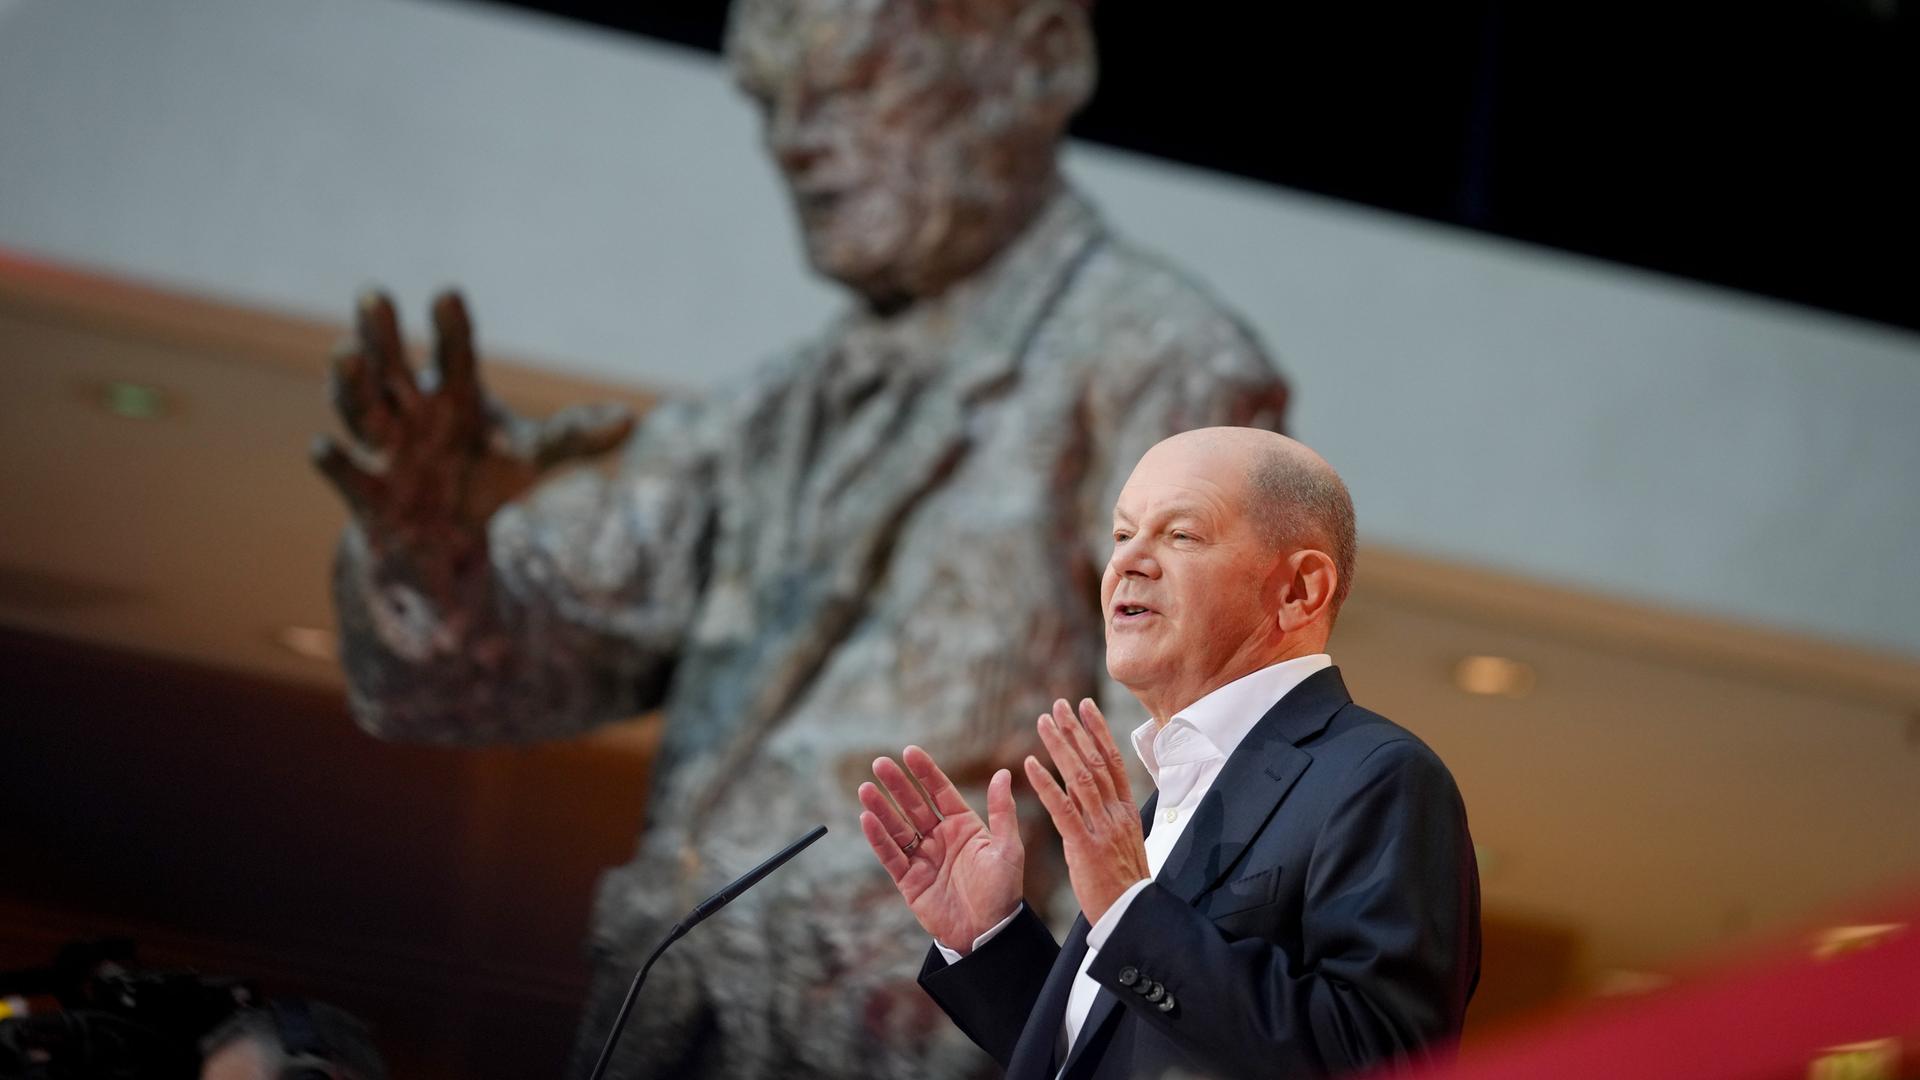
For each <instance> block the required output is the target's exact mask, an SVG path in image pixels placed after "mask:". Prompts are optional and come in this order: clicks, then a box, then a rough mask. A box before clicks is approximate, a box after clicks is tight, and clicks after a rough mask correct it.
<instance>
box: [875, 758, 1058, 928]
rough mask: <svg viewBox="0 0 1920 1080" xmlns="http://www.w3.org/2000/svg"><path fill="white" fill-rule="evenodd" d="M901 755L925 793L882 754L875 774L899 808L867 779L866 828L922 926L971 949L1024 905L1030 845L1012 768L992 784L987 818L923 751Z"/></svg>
mask: <svg viewBox="0 0 1920 1080" xmlns="http://www.w3.org/2000/svg"><path fill="white" fill-rule="evenodd" d="M900 756H901V758H902V759H903V760H904V761H905V762H906V763H907V768H908V769H911V770H913V777H914V779H916V780H918V781H920V787H922V788H925V789H926V795H925V796H922V795H921V794H920V791H919V790H917V789H916V788H915V787H914V786H913V783H912V782H911V781H910V780H908V778H907V774H906V773H905V772H904V771H902V770H901V768H900V766H899V765H898V764H897V763H896V762H895V761H894V760H893V759H892V758H884V757H883V758H879V759H877V760H876V761H874V763H873V775H874V776H876V777H878V778H879V779H880V782H881V783H882V784H885V785H886V786H887V791H888V792H889V793H891V794H892V795H893V801H894V802H895V803H898V804H899V809H895V808H894V806H893V804H891V803H889V802H888V801H887V797H886V796H885V795H883V794H881V793H880V789H879V788H877V787H875V786H874V785H872V784H861V785H860V805H861V806H862V807H863V808H864V809H863V811H862V812H861V814H860V831H861V832H863V833H865V834H866V837H867V843H868V845H870V846H871V847H872V848H873V853H874V854H875V855H876V856H878V857H879V859H880V865H881V866H883V867H885V868H886V871H887V875H888V876H889V877H891V878H893V884H894V887H895V888H897V889H899V890H900V895H901V896H902V897H904V898H905V899H906V901H907V906H908V907H910V908H912V909H913V914H914V917H915V918H917V919H919V920H920V925H921V927H922V928H924V929H925V930H926V931H927V933H929V934H932V935H933V937H934V939H935V940H937V941H939V942H940V943H941V944H943V945H945V946H947V947H948V948H950V949H954V950H956V951H958V952H962V953H965V952H970V951H971V950H972V949H973V940H974V939H975V938H977V937H979V936H980V935H981V934H984V933H986V932H987V931H988V930H991V929H993V927H994V925H995V924H997V923H999V922H1000V921H1001V920H1002V919H1005V918H1006V917H1007V916H1009V915H1011V914H1013V912H1014V910H1015V909H1016V908H1018V907H1019V906H1020V893H1021V887H1022V878H1023V877H1024V875H1025V869H1026V848H1025V847H1024V846H1023V845H1022V844H1021V843H1020V825H1019V822H1018V820H1016V818H1015V816H1014V806H1013V775H1012V774H1011V773H1009V772H1008V771H1007V770H1005V769H1001V770H1000V771H999V772H996V773H994V774H993V779H992V780H991V781H989V782H988V783H987V820H986V821H984V822H983V821H981V820H980V815H979V814H976V813H974V811H973V808H972V807H970V806H968V805H967V801H966V800H965V799H964V798H962V797H961V796H960V792H959V790H958V789H956V788H955V787H954V786H953V781H951V780H949V779H947V774H946V773H944V772H941V771H940V766H938V765H936V764H934V761H933V758H932V756H930V755H929V754H928V753H927V752H926V751H925V750H922V749H920V748H919V747H917V746H909V747H907V749H906V752H905V753H903V754H901V755H900ZM929 800H931V801H929Z"/></svg>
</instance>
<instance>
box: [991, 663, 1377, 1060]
mask: <svg viewBox="0 0 1920 1080" xmlns="http://www.w3.org/2000/svg"><path fill="white" fill-rule="evenodd" d="M1352 701H1353V698H1352V697H1351V696H1350V695H1349V694H1348V693H1347V686H1346V683H1345V682H1344V681H1343V680H1342V679H1341V678H1340V669H1339V668H1333V667H1330V668H1327V669H1325V670H1323V671H1318V672H1315V673H1314V674H1313V675H1311V676H1308V677H1307V679H1306V680H1305V681H1303V682H1302V683H1301V684H1300V685H1299V686H1296V687H1294V688H1293V690H1292V691H1290V692H1289V693H1288V694H1287V696H1286V697H1283V698H1281V699H1280V700H1279V701H1278V702H1277V703H1275V704H1274V706H1273V708H1271V709H1269V710H1267V713H1266V715H1265V716H1262V717H1261V718H1260V722H1259V723H1257V724H1255V725H1254V727H1253V730H1252V731H1250V732H1248V733H1247V737H1246V738H1245V739H1244V740H1242V742H1241V743H1240V746H1239V747H1238V748H1237V749H1236V750H1234V752H1233V756H1232V757H1229V758H1228V759H1227V764H1226V766H1225V767H1224V768H1222V769H1221V770H1220V775H1219V776H1218V777H1215V778H1214V781H1213V786H1212V787H1211V788H1209V789H1208V790H1207V794H1206V797H1205V798H1203V799H1201V800H1200V806H1199V808H1198V809H1197V810H1195V811H1194V815H1193V819H1192V820H1191V821H1189V822H1188V823H1187V828H1186V831H1185V832H1183V833H1182V834H1181V835H1180V842H1179V843H1177V844H1175V845H1174V848H1173V851H1172V852H1170V853H1169V854H1168V855H1167V862H1166V865H1164V866H1162V867H1161V868H1160V873H1159V875H1158V876H1157V877H1155V879H1154V880H1156V881H1158V882H1159V883H1160V884H1161V885H1164V886H1166V887H1167V888H1168V889H1169V890H1171V891H1172V892H1174V893H1175V894H1176V895H1178V896H1179V897H1180V898H1181V899H1183V900H1185V901H1187V902H1188V903H1189V904H1191V903H1193V902H1194V901H1196V900H1198V899H1199V898H1200V897H1202V896H1204V895H1206V893H1207V892H1208V891H1210V890H1212V889H1213V888H1214V887H1215V886H1217V885H1219V884H1220V882H1221V881H1222V880H1223V879H1225V878H1226V876H1227V875H1228V874H1230V873H1231V872H1232V871H1233V868H1234V867H1235V866H1236V865H1238V864H1239V862H1240V860H1241V859H1242V858H1243V857H1244V856H1245V855H1246V853H1247V849H1248V848H1250V847H1252V846H1253V842H1254V840H1255V839H1256V838H1257V837H1258V836H1259V835H1260V832H1261V830H1262V829H1265V828H1266V826H1267V822H1268V821H1270V820H1272V818H1273V815H1274V812H1275V811H1276V810H1278V809H1279V807H1280V802H1281V800H1282V799H1284V798H1286V795H1287V792H1289V791H1291V790H1292V789H1293V785H1294V783H1295V782H1296V781H1298V780H1299V779H1300V777H1301V775H1302V774H1304V773H1305V772H1306V771H1307V766H1309V765H1311V764H1313V755H1312V754H1309V753H1308V752H1307V751H1305V750H1302V749H1300V748H1299V746H1298V745H1297V744H1299V743H1302V742H1305V741H1307V740H1308V739H1310V738H1312V737H1313V736H1314V735H1316V734H1318V733H1319V732H1320V730H1321V729H1322V728H1324V727H1326V726H1327V721H1329V720H1331V719H1333V714H1334V713H1337V712H1339V711H1340V709H1341V708H1342V707H1343V706H1345V705H1348V704H1350V703H1351V702H1352ZM1159 802H1160V795H1159V793H1158V792H1155V793H1154V794H1153V795H1151V796H1149V797H1148V799H1147V801H1146V804H1145V805H1144V806H1142V807H1141V810H1140V823H1141V831H1142V832H1143V833H1144V832H1151V831H1152V830H1153V815H1154V810H1155V808H1156V807H1157V806H1158V805H1159ZM1074 930H1075V934H1074V937H1073V939H1072V943H1073V945H1074V946H1075V947H1074V949H1073V950H1072V955H1071V958H1070V961H1069V957H1068V956H1067V955H1066V953H1065V952H1064V951H1063V953H1062V956H1061V960H1060V963H1058V964H1056V965H1055V967H1054V970H1053V972H1052V974H1051V975H1050V976H1049V978H1048V980H1047V991H1048V992H1051V991H1053V990H1055V989H1056V983H1061V982H1064V985H1063V986H1060V987H1059V990H1060V1001H1059V1003H1058V1004H1057V1005H1054V1006H1053V1009H1054V1011H1053V1013H1052V1016H1053V1025H1052V1027H1051V1028H1050V1029H1049V1030H1048V1035H1049V1037H1052V1036H1053V1035H1054V1034H1055V1033H1057V1032H1058V1031H1059V1029H1060V1023H1061V1021H1062V1019H1063V1017H1064V1012H1065V1007H1066V994H1067V993H1068V992H1069V991H1070V990H1071V989H1072V985H1073V980H1074V978H1075V977H1076V976H1077V975H1078V973H1079V971H1080V961H1081V959H1082V958H1084V957H1085V956H1086V951H1087V930H1088V926H1087V921H1086V919H1085V918H1084V917H1082V918H1081V919H1079V920H1078V921H1076V922H1075V923H1074ZM1063 970H1064V972H1065V978H1064V980H1062V978H1061V975H1062V971H1063ZM1047 1000H1048V999H1047V998H1046V996H1045V994H1043V995H1042V1001H1043V1002H1044V1001H1047ZM1119 1011H1120V999H1119V997H1118V996H1116V995H1115V994H1114V993H1113V992H1112V991H1111V990H1107V989H1105V988H1104V987H1103V988H1102V989H1101V991H1100V994H1099V996H1097V997H1095V998H1094V1000H1093V1006H1092V1008H1090V1009H1089V1010H1088V1011H1087V1020H1086V1023H1084V1024H1082V1025H1081V1026H1080V1034H1079V1036H1078V1037H1077V1038H1075V1039H1074V1043H1073V1047H1072V1048H1071V1050H1070V1051H1069V1052H1068V1054H1067V1061H1066V1069H1065V1075H1066V1076H1067V1077H1069V1078H1071V1077H1072V1076H1074V1075H1075V1073H1074V1068H1075V1067H1076V1066H1077V1065H1079V1064H1080V1062H1081V1060H1082V1059H1083V1058H1084V1057H1086V1056H1087V1052H1088V1048H1089V1047H1091V1046H1093V1045H1095V1044H1097V1043H1098V1042H1099V1041H1100V1040H1101V1038H1102V1037H1103V1035H1102V1029H1103V1028H1105V1027H1107V1026H1108V1025H1110V1024H1112V1023H1114V1022H1116V1021H1117V1018H1116V1014H1117V1013H1118V1012H1119ZM1035 1012H1036V1015H1045V1014H1042V1013H1040V1012H1039V1010H1037V1009H1036V1010H1035ZM1032 1034H1033V1026H1032V1025H1028V1030H1027V1034H1026V1035H1023V1036H1022V1038H1021V1046H1022V1047H1023V1048H1024V1047H1025V1045H1026V1039H1027V1037H1028V1036H1030V1035H1032ZM1008 1077H1009V1080H1013V1073H1012V1072H1011V1071H1009V1073H1008Z"/></svg>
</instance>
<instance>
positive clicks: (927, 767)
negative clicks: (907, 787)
mask: <svg viewBox="0 0 1920 1080" xmlns="http://www.w3.org/2000/svg"><path fill="white" fill-rule="evenodd" d="M900 757H901V759H902V760H904V761H905V762H906V763H907V769H908V771H910V772H912V773H913V778H914V779H916V780H918V781H920V786H921V787H923V788H925V789H927V797H928V798H930V799H932V800H933V808H934V809H935V810H938V811H940V816H941V817H957V816H960V815H962V814H966V813H969V812H971V811H972V809H973V808H972V807H970V806H968V805H967V800H966V799H965V798H964V797H962V796H961V794H960V791H959V789H958V788H955V787H954V786H953V781H951V780H949V779H947V774H946V773H944V772H942V771H941V769H940V766H939V765H937V764H935V763H934V760H933V755H932V754H929V753H927V752H926V751H925V750H922V749H920V748H919V747H917V746H909V747H907V749H906V752H905V753H903V754H901V755H900ZM989 809H991V808H989Z"/></svg>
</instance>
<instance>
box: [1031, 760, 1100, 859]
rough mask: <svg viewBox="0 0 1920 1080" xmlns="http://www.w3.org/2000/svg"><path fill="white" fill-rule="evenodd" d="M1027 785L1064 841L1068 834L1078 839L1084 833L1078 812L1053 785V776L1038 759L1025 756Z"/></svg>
mask: <svg viewBox="0 0 1920 1080" xmlns="http://www.w3.org/2000/svg"><path fill="white" fill-rule="evenodd" d="M1026 766H1027V783H1029V784H1032V785H1033V793H1034V794H1035V795H1038V796H1040V805H1041V806H1044V807H1046V808H1047V816H1048V817H1051V818H1052V819H1053V829H1054V831H1055V832H1057V833H1059V834H1060V837H1061V839H1063V840H1064V839H1066V838H1067V836H1068V835H1069V834H1071V835H1073V836H1075V837H1079V836H1082V835H1084V834H1085V833H1086V826H1085V825H1084V824H1082V823H1081V821H1080V811H1079V810H1078V809H1076V808H1075V807H1074V805H1073V799H1072V797H1070V796H1069V795H1068V794H1067V793H1066V792H1064V791H1062V790H1060V785H1059V784H1056V783H1054V780H1053V774H1052V773H1049V772H1048V771H1047V767H1046V766H1045V765H1042V764H1040V759H1039V758H1037V757H1034V756H1033V755H1032V754H1028V755H1027V761H1026Z"/></svg>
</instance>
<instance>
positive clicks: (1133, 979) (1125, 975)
mask: <svg viewBox="0 0 1920 1080" xmlns="http://www.w3.org/2000/svg"><path fill="white" fill-rule="evenodd" d="M1118 978H1119V979H1120V985H1121V986H1132V985H1133V984H1134V983H1137V982H1139V981H1140V969H1139V968H1130V967H1123V968H1121V969H1120V974H1119V976H1118Z"/></svg>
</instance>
